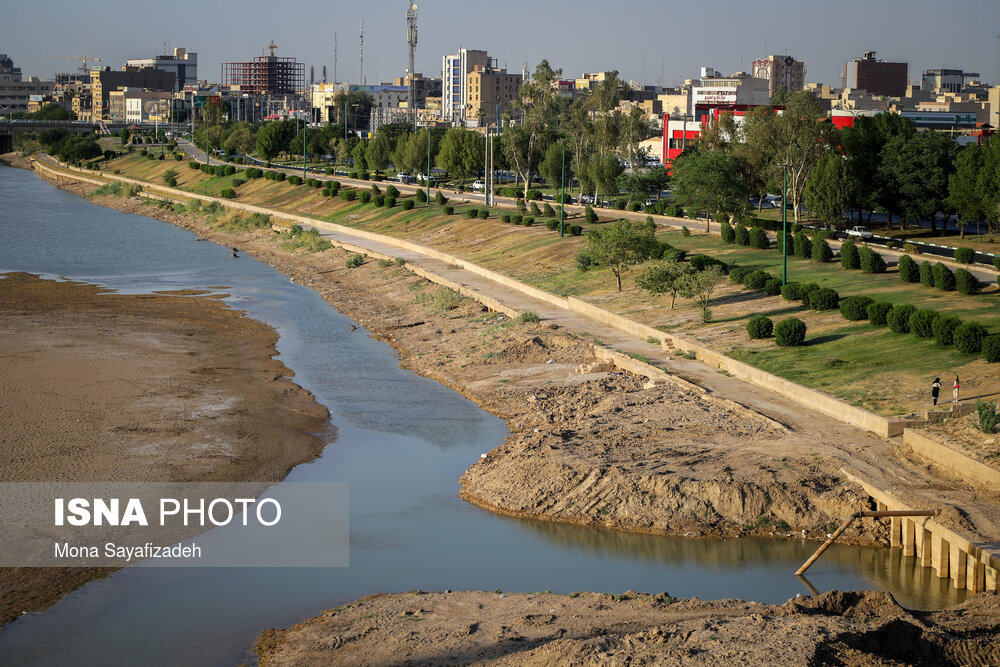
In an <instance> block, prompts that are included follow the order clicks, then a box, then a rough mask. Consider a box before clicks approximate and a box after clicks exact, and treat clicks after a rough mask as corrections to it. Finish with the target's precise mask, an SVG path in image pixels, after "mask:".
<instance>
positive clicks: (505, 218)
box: [500, 213, 510, 222]
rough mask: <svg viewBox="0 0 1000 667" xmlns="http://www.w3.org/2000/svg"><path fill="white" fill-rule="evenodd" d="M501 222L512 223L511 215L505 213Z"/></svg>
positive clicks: (501, 217)
mask: <svg viewBox="0 0 1000 667" xmlns="http://www.w3.org/2000/svg"><path fill="white" fill-rule="evenodd" d="M500 220H502V221H503V222H510V213H504V214H503V215H501V216H500Z"/></svg>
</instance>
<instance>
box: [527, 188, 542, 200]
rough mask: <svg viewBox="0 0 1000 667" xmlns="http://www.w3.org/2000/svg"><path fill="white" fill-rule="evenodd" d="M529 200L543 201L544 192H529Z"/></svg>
mask: <svg viewBox="0 0 1000 667" xmlns="http://www.w3.org/2000/svg"><path fill="white" fill-rule="evenodd" d="M528 199H531V200H534V201H541V200H542V191H541V190H528Z"/></svg>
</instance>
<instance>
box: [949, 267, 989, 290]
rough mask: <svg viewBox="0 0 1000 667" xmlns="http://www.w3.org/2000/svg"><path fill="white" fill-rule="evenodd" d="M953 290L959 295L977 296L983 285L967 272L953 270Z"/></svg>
mask: <svg viewBox="0 0 1000 667" xmlns="http://www.w3.org/2000/svg"><path fill="white" fill-rule="evenodd" d="M955 288H956V289H957V290H958V291H959V292H960V293H961V294H978V293H979V291H980V290H982V289H983V284H982V283H981V282H979V278H976V277H975V276H974V275H972V273H970V272H969V271H966V270H965V269H955Z"/></svg>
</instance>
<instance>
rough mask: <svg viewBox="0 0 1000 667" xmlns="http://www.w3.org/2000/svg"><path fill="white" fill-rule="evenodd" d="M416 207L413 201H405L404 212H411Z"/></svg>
mask: <svg viewBox="0 0 1000 667" xmlns="http://www.w3.org/2000/svg"><path fill="white" fill-rule="evenodd" d="M413 206H414V201H413V200H412V199H406V200H404V201H403V210H404V211H409V210H410V209H411V208H413Z"/></svg>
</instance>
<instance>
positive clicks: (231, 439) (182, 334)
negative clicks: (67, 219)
mask: <svg viewBox="0 0 1000 667" xmlns="http://www.w3.org/2000/svg"><path fill="white" fill-rule="evenodd" d="M276 341H277V334H276V333H275V331H274V330H273V329H272V328H271V327H269V326H267V325H265V324H263V323H261V322H258V321H256V320H253V319H250V318H247V317H245V316H244V315H243V314H242V313H241V312H239V311H235V310H232V309H230V308H228V307H227V306H225V305H224V304H222V303H220V302H218V301H215V300H212V299H207V298H203V297H198V296H183V297H182V296H169V295H121V294H114V293H108V290H104V289H102V288H100V287H98V286H95V285H89V284H81V283H74V282H56V281H52V280H43V279H40V278H38V277H36V276H33V275H29V274H26V273H11V274H7V275H5V276H4V277H3V278H2V279H0V393H2V394H3V396H4V401H3V409H2V410H0V457H2V459H3V461H4V465H3V467H2V468H0V481H5V482H40V481H60V482H89V481H151V482H153V481H184V482H194V481H244V480H247V481H278V480H281V479H282V478H284V476H285V475H286V474H287V472H288V471H289V470H290V469H291V468H292V467H294V466H295V465H297V464H298V463H302V462H305V461H309V460H312V459H313V458H315V457H316V456H317V455H318V454H319V453H320V451H321V450H322V447H323V445H324V444H325V443H326V442H329V441H330V440H331V439H332V438H333V437H334V433H333V431H332V430H331V429H330V427H329V422H328V413H327V411H326V408H324V407H323V406H321V405H319V404H317V403H316V402H315V400H314V398H313V397H312V395H311V394H310V393H309V392H307V391H305V390H303V389H301V388H300V387H298V386H297V385H295V384H294V383H293V382H291V381H290V380H289V378H290V377H291V376H292V375H293V374H292V372H291V371H290V370H289V369H287V368H286V367H285V366H284V365H283V364H282V363H281V362H280V361H278V360H276V359H273V358H272V356H273V355H275V354H276V352H275V347H274V345H275V342H276ZM111 571H112V570H110V569H84V568H40V569H33V568H4V569H0V623H3V622H8V621H10V620H11V619H12V618H14V617H16V616H17V615H19V614H20V613H21V612H23V611H36V610H39V609H43V608H45V607H46V606H48V605H50V604H52V603H53V602H55V600H57V599H58V598H59V597H60V596H61V595H63V594H64V593H66V592H68V591H70V590H72V589H73V588H76V587H78V586H80V585H82V584H83V583H86V582H87V581H90V580H92V579H95V578H99V577H101V576H106V575H107V574H109V573H110V572H111Z"/></svg>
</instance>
